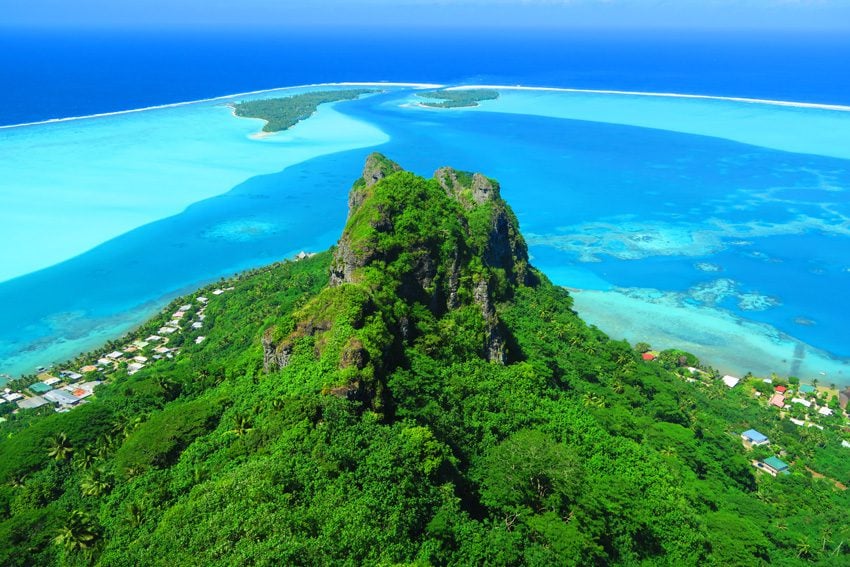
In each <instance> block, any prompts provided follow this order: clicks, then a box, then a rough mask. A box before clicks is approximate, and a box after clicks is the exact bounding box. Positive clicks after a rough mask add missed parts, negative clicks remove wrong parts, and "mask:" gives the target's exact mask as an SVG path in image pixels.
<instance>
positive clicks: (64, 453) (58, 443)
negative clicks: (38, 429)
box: [47, 433, 74, 461]
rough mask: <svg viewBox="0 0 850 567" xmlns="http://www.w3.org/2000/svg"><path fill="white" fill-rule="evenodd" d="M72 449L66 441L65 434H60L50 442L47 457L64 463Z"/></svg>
mask: <svg viewBox="0 0 850 567" xmlns="http://www.w3.org/2000/svg"><path fill="white" fill-rule="evenodd" d="M73 452H74V449H73V447H71V442H70V441H68V436H67V435H66V434H65V433H60V434H58V435H57V436H56V437H54V438H53V439H51V441H50V446H49V447H48V451H47V456H48V457H51V458H53V459H56V460H57V461H66V460H68V459H69V458H70V457H71V454H73Z"/></svg>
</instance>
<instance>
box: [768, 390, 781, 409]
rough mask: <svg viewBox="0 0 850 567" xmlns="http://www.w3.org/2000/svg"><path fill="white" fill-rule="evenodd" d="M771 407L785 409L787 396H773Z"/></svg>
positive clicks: (778, 394)
mask: <svg viewBox="0 0 850 567" xmlns="http://www.w3.org/2000/svg"><path fill="white" fill-rule="evenodd" d="M770 405H772V406H776V407H778V408H779V409H782V408H784V407H785V396H783V395H782V394H780V393H776V394H773V396H772V397H771V398H770Z"/></svg>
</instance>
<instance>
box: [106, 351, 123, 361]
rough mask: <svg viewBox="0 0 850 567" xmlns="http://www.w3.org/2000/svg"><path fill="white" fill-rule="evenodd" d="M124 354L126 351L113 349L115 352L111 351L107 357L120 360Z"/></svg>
mask: <svg viewBox="0 0 850 567" xmlns="http://www.w3.org/2000/svg"><path fill="white" fill-rule="evenodd" d="M122 356H124V353H123V352H121V351H120V350H116V351H113V352H110V353H109V354H107V355H106V358H110V359H112V360H118V359H119V358H121V357H122Z"/></svg>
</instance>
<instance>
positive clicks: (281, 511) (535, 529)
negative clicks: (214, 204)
mask: <svg viewBox="0 0 850 567" xmlns="http://www.w3.org/2000/svg"><path fill="white" fill-rule="evenodd" d="M216 286H225V284H221V283H218V284H216ZM231 288H232V289H231ZM212 289H213V288H212V287H210V288H207V289H206V290H201V291H199V292H198V293H196V294H193V295H191V296H189V297H186V298H181V299H180V300H178V301H176V302H175V303H174V304H173V305H172V306H171V307H170V308H169V309H168V310H167V311H166V312H164V314H163V316H162V317H159V318H156V319H154V320H152V321H151V322H149V323H148V324H146V325H145V326H143V328H142V329H140V330H139V331H138V336H139V337H144V336H145V335H146V334H151V333H153V332H155V331H156V329H157V328H163V327H162V325H163V324H164V321H167V319H168V317H169V316H170V315H169V313H170V312H171V311H172V310H173V309H175V308H177V306H179V305H181V304H183V303H185V304H187V306H188V307H189V309H187V310H185V313H189V315H186V316H187V317H188V316H190V315H191V313H192V312H193V311H194V310H195V309H196V307H193V306H196V305H198V303H199V300H200V299H203V301H202V302H201V303H203V305H204V313H203V315H204V317H203V337H204V338H203V339H202V340H197V339H198V338H199V336H200V335H199V333H200V331H198V332H197V333H195V334H194V335H193V334H191V333H192V331H191V330H190V329H187V330H185V331H178V332H175V333H174V338H173V339H169V342H168V344H169V345H171V346H174V345H177V346H179V352H178V350H174V351H173V352H172V353H170V354H174V356H172V357H171V358H168V357H163V358H161V359H158V360H157V361H156V362H154V363H150V364H147V365H146V366H144V367H143V368H140V369H138V370H137V371H134V373H133V374H132V375H128V373H127V369H126V366H125V367H121V366H120V365H119V366H116V367H115V370H114V372H111V373H109V375H107V376H105V377H104V378H106V379H107V383H105V384H103V385H101V386H99V387H97V389H96V391H95V396H94V399H92V401H91V402H90V403H87V404H85V405H82V406H80V407H77V408H75V409H72V410H71V411H69V412H68V413H61V414H59V413H55V412H53V411H52V410H48V411H44V408H41V409H40V410H30V411H28V412H21V413H20V414H17V415H15V416H10V419H9V421H8V422H7V423H2V424H0V455H2V459H0V565H53V564H56V565H87V564H98V565H109V566H113V565H127V566H129V565H330V564H334V565H336V564H346V565H360V564H420V565H427V564H434V565H470V564H487V565H590V564H599V565H607V564H623V565H635V564H645V565H676V566H679V565H697V564H700V565H704V564H707V565H744V564H746V565H755V564H762V563H765V562H771V563H775V564H778V565H797V564H802V563H806V562H817V563H819V564H823V565H846V564H847V563H848V560H850V551H848V545H847V543H846V542H847V541H848V537H850V529H849V528H848V526H847V522H846V510H847V509H848V504H850V498H848V495H847V493H846V492H844V491H841V490H839V489H837V488H835V487H834V486H833V484H832V483H831V482H830V481H828V480H827V479H816V478H812V476H811V475H809V474H807V473H806V472H805V469H804V468H803V467H802V466H797V465H795V466H794V467H793V468H792V471H791V474H788V475H779V476H778V477H776V478H774V477H772V476H769V475H767V474H764V473H757V472H756V469H755V468H754V467H753V466H751V464H750V459H752V458H765V457H767V456H768V455H773V452H769V453H768V452H767V450H766V448H765V447H759V448H757V449H755V450H754V451H753V452H751V453H748V452H747V450H746V449H745V448H744V447H742V444H741V438H740V437H739V435H738V434H739V433H740V432H741V431H743V430H745V429H748V428H750V427H756V426H758V427H759V428H760V429H762V430H764V431H765V432H768V433H769V434H770V436H771V438H774V437H776V438H777V439H780V438H781V439H783V440H785V443H786V446H787V448H788V451H789V453H790V456H789V457H788V458H789V459H790V457H795V458H796V459H797V460H798V461H801V462H808V461H805V459H806V458H808V457H807V456H806V455H807V452H808V451H810V450H811V451H812V452H811V455H810V457H811V458H814V457H813V455H815V454H816V451H818V450H819V449H818V448H817V446H815V445H811V444H810V442H812V441H811V440H810V439H808V438H807V439H806V440H804V439H803V438H802V434H800V439H799V440H798V441H794V439H793V438H792V436H796V435H797V433H796V432H792V431H793V427H791V429H787V427H786V426H785V425H783V424H782V423H780V422H779V421H778V418H776V417H774V416H773V414H768V413H765V412H764V411H763V409H762V408H761V407H760V406H759V405H758V403H757V402H756V401H755V400H754V398H753V397H752V396H751V395H750V394H749V392H745V391H744V390H743V389H741V388H739V389H737V390H735V391H727V390H728V389H727V388H726V387H725V386H723V384H722V383H720V384H718V383H716V382H715V381H712V380H711V378H710V377H708V375H706V378H705V379H704V380H703V379H694V378H690V380H691V381H688V380H686V379H685V378H684V377H683V373H682V372H681V370H682V368H681V367H683V366H685V365H695V364H697V362H696V361H695V360H694V359H693V357H692V356H690V355H687V354H686V353H682V352H679V351H668V352H664V353H660V356H659V357H658V358H657V359H656V360H653V361H644V360H643V359H642V357H641V354H640V353H639V352H638V351H637V350H635V348H633V347H632V346H630V345H629V344H627V343H625V342H622V341H612V340H610V339H609V338H608V337H606V336H605V335H604V334H603V333H602V332H601V331H599V330H598V329H596V328H593V327H589V326H587V325H586V324H584V323H583V322H582V320H581V319H580V318H579V317H578V316H577V315H576V314H575V312H573V310H572V309H571V305H572V301H571V298H570V295H569V294H568V293H567V291H565V290H564V289H562V288H559V287H556V286H554V285H552V284H551V283H550V282H549V281H548V280H547V278H546V277H545V275H543V274H542V273H540V272H538V271H537V270H535V269H534V268H533V266H531V265H530V264H529V257H528V251H527V247H526V244H525V241H524V239H523V237H522V235H521V233H520V231H519V227H518V223H517V220H516V217H515V216H514V214H513V212H512V211H511V209H510V207H509V206H508V205H507V203H506V202H505V201H504V200H503V199H502V198H501V196H500V188H499V184H498V183H497V182H496V181H495V180H493V179H489V178H487V177H486V176H484V175H481V174H477V173H476V174H471V173H466V172H461V171H457V170H454V169H451V168H441V169H440V170H438V171H437V172H436V174H435V175H434V177H433V178H432V179H424V178H421V177H418V176H416V175H414V174H412V173H409V172H405V171H403V170H402V169H401V167H400V166H398V165H397V164H395V163H394V162H392V161H390V160H389V159H387V158H386V157H384V156H381V155H378V154H373V155H371V156H369V158H368V159H367V161H366V165H365V167H364V171H363V175H362V176H361V177H360V178H359V179H358V180H357V181H356V182H355V184H354V186H353V188H352V189H351V192H350V194H349V216H348V221H347V223H346V226H345V229H344V231H343V233H342V236H341V238H340V240H339V243H338V245H337V246H336V247H335V248H334V249H332V250H331V251H328V252H324V253H321V254H317V255H315V256H313V257H309V258H304V259H301V260H299V261H297V262H284V263H281V264H276V265H274V266H270V267H268V268H264V269H260V270H255V271H253V272H251V273H247V274H244V275H242V276H239V277H237V278H234V279H233V280H232V281H229V282H226V286H225V289H227V291H226V292H224V293H221V294H219V295H215V296H213V295H211V294H210V293H209V292H210V291H211V290H212ZM216 291H221V289H217V290H216ZM202 294H203V295H202ZM207 296H209V297H207ZM180 312H181V313H183V312H184V310H183V309H182V308H180ZM181 317H182V315H181ZM641 350H643V349H641ZM107 351H108V349H107V348H105V349H104V352H107ZM786 429H787V431H786ZM802 431H807V428H802ZM824 435H825V436H827V435H832V434H831V433H829V432H827V433H824ZM827 441H830V442H831V441H833V438H832V437H824V441H823V443H824V445H825V444H826V442H827ZM794 443H797V444H796V445H795V444H794ZM816 443H820V441H817V442H816ZM813 447H814V448H813ZM817 454H820V453H817ZM783 458H786V457H783Z"/></svg>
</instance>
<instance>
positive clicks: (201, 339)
mask: <svg viewBox="0 0 850 567" xmlns="http://www.w3.org/2000/svg"><path fill="white" fill-rule="evenodd" d="M204 339H206V337H195V344H196V345H199V344H201V343H202V342H204Z"/></svg>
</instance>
